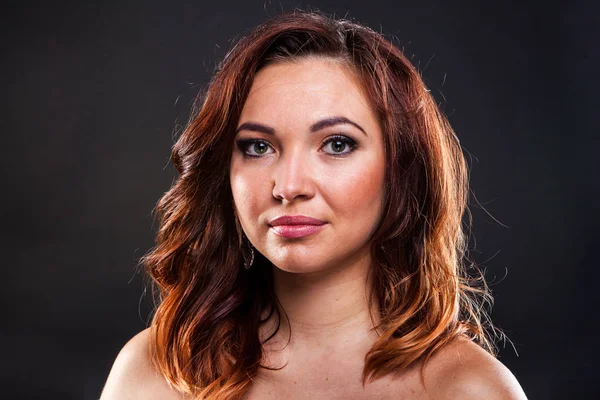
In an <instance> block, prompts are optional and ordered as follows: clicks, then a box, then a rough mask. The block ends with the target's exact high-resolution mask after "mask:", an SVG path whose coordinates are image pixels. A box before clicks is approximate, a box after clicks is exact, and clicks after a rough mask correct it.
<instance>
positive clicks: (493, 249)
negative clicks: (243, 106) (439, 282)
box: [0, 0, 600, 399]
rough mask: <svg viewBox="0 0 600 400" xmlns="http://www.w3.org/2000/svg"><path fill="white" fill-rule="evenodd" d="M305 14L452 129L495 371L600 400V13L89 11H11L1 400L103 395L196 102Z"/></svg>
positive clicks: (417, 8)
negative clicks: (222, 68)
mask: <svg viewBox="0 0 600 400" xmlns="http://www.w3.org/2000/svg"><path fill="white" fill-rule="evenodd" d="M308 5H310V6H312V7H313V8H317V9H320V10H322V11H324V12H327V13H335V14H336V16H345V15H347V17H348V18H353V19H354V20H355V21H357V22H361V23H364V24H366V25H369V26H370V27H372V28H373V29H375V30H377V31H381V32H383V33H384V34H387V35H394V36H395V37H396V38H395V39H394V40H395V43H396V44H397V45H398V46H399V47H401V48H404V51H405V53H406V54H407V56H409V57H410V58H411V59H412V61H413V62H414V64H415V65H416V66H418V67H419V69H420V71H422V73H423V76H424V79H425V82H426V84H427V85H428V86H429V88H430V89H431V91H432V93H433V94H434V95H435V97H436V99H437V100H438V103H439V104H440V107H441V108H442V110H443V111H444V112H445V113H446V114H447V115H448V116H449V119H450V122H451V123H452V125H453V127H454V129H455V131H456V132H457V134H458V136H459V138H460V140H461V143H462V145H463V147H464V149H465V153H466V155H467V158H468V160H469V164H470V167H471V188H472V191H473V193H472V196H471V209H472V212H473V217H474V228H473V235H472V238H471V249H472V255H473V257H474V258H475V259H476V260H477V261H478V262H479V263H480V265H481V266H482V267H485V268H486V271H487V272H486V276H487V278H488V280H489V281H490V283H491V285H492V290H493V293H494V295H495V298H496V304H495V306H494V308H493V312H492V317H493V320H494V322H495V323H496V324H497V325H498V326H499V327H500V328H502V329H503V330H504V331H505V332H506V333H507V334H508V336H509V338H510V339H512V341H513V343H514V348H513V345H511V344H510V343H506V344H505V345H503V344H502V343H500V344H499V346H500V360H501V361H502V362H503V363H504V364H505V365H507V366H508V367H509V368H510V369H511V371H512V372H513V373H514V374H515V376H516V377H517V378H518V380H519V381H520V383H521V385H522V386H523V388H524V390H525V391H526V393H527V394H528V396H529V398H531V399H565V398H594V397H595V396H597V395H599V394H600V388H599V386H598V379H597V378H596V376H595V375H596V373H597V371H598V369H597V368H596V364H597V357H598V350H597V345H596V342H597V340H596V338H597V335H596V334H595V332H594V331H593V330H592V326H593V324H594V322H595V320H596V319H597V318H598V311H597V304H598V303H597V300H596V296H595V294H596V293H595V292H596V291H597V290H598V289H597V282H598V277H599V273H598V270H597V267H598V262H597V261H596V257H594V256H593V252H592V251H593V250H596V249H597V247H598V244H599V243H598V242H599V240H598V235H596V227H597V224H598V222H599V218H598V212H599V211H600V210H599V207H598V204H599V202H598V196H599V195H600V193H599V180H598V169H597V158H598V157H597V155H596V154H597V152H598V145H599V144H600V143H599V140H598V130H597V129H598V128H597V127H598V118H597V115H598V111H597V108H598V100H597V99H598V96H599V93H600V91H599V85H598V71H599V70H600V68H599V67H600V63H599V61H600V60H599V58H600V51H599V45H598V43H599V40H598V39H599V38H600V35H599V34H598V33H599V25H600V24H599V18H598V15H599V13H598V7H597V6H594V7H592V2H589V3H588V4H587V5H586V4H584V3H583V2H568V3H567V2H563V3H562V4H561V3H552V2H524V3H521V2H508V1H498V2H468V1H462V2H456V1H454V2H449V1H437V2H433V1H411V2H408V1H394V2H391V1H390V2H384V1H373V0H371V1H367V2H365V1H321V2H314V3H305V2H289V1H282V2H269V1H266V2H263V1H237V2H227V1H222V2H210V3H208V2H206V3H203V2H201V1H196V2H192V1H189V2H184V1H169V2H166V1H165V2H158V1H145V2H132V1H121V2H118V3H114V4H109V3H103V2H96V3H91V2H84V1H80V2H72V3H69V2H54V3H50V2H38V3H31V2H18V3H13V4H5V6H4V11H3V12H2V13H1V14H2V17H1V18H2V21H1V22H2V24H1V26H0V30H1V32H2V42H1V43H2V63H1V70H0V72H1V74H0V76H1V77H2V79H3V83H4V87H5V93H6V96H5V97H4V98H3V104H2V108H1V110H2V111H1V117H2V118H1V119H0V127H1V129H2V135H1V138H2V139H1V140H2V147H1V148H2V157H1V159H0V160H1V161H0V162H1V165H2V170H3V171H2V172H3V174H2V176H3V190H2V197H1V198H2V207H1V208H0V210H1V212H2V222H3V232H2V242H1V243H2V247H1V249H2V255H3V257H2V260H3V264H4V265H3V268H2V281H1V282H2V291H1V293H2V294H1V298H2V304H3V307H2V310H3V315H2V318H1V319H0V321H1V322H0V339H1V342H0V343H1V348H0V349H1V351H2V356H1V360H2V362H1V368H2V370H1V373H0V375H1V378H0V379H1V387H2V393H3V395H2V397H3V398H4V397H5V396H6V398H45V399H54V398H57V399H95V398H98V397H99V395H100V392H101V389H102V386H103V384H104V382H105V380H106V377H107V375H108V372H109V370H110V367H111V365H112V362H113V360H114V358H115V356H116V355H117V353H118V351H119V350H120V348H121V347H122V346H123V345H124V343H125V342H126V341H127V340H128V339H129V338H130V337H132V336H133V335H134V334H135V333H137V332H138V331H140V330H142V329H143V328H144V327H145V326H146V322H147V320H148V315H149V311H150V301H149V300H150V296H149V294H148V293H146V292H145V291H144V287H145V284H144V280H143V278H142V276H141V274H140V273H136V263H137V260H138V258H139V257H141V256H142V255H143V254H144V253H145V252H146V251H147V250H149V249H150V247H151V246H152V244H153V235H154V232H155V230H156V223H153V220H152V215H151V211H152V208H153V207H154V205H155V203H156V201H157V200H158V199H159V198H160V196H161V195H162V194H163V193H164V192H165V191H166V190H168V188H169V186H170V184H171V182H172V180H173V178H174V176H175V174H174V170H173V168H172V167H171V166H170V165H169V154H170V148H171V146H172V144H173V142H174V138H175V136H176V134H177V133H178V132H179V131H180V130H181V126H182V125H183V124H184V123H185V122H186V121H187V117H188V115H189V111H190V106H191V101H192V99H193V97H194V96H195V94H196V93H197V92H198V90H200V89H201V88H202V87H203V86H204V85H205V84H206V83H207V82H208V80H209V78H210V76H211V74H212V72H213V70H214V67H215V64H216V63H217V62H219V61H220V60H221V59H222V58H223V56H224V55H225V53H226V52H227V50H228V49H229V48H230V45H231V43H232V40H235V39H237V38H239V37H240V36H242V35H245V34H246V33H248V31H249V29H251V28H252V27H253V26H255V25H256V24H258V23H260V22H262V21H263V20H264V19H265V18H266V17H267V16H269V15H273V14H276V13H279V12H280V11H281V10H282V9H283V10H286V11H287V10H291V9H292V8H293V7H294V6H298V7H302V8H306V7H307V6H308ZM347 13H348V14H347ZM517 353H518V356H517Z"/></svg>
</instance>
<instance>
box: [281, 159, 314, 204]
mask: <svg viewBox="0 0 600 400" xmlns="http://www.w3.org/2000/svg"><path fill="white" fill-rule="evenodd" d="M304 152H305V151H304ZM310 164H311V163H310V160H309V156H308V155H307V154H304V153H303V150H301V149H295V150H294V151H293V152H290V153H288V154H285V155H282V157H281V158H280V159H279V160H278V161H277V164H276V166H275V170H274V177H273V180H274V186H273V197H275V198H276V199H279V200H283V201H287V202H291V201H293V200H295V199H297V198H306V199H308V198H311V197H313V196H314V182H313V179H312V168H311V165H310Z"/></svg>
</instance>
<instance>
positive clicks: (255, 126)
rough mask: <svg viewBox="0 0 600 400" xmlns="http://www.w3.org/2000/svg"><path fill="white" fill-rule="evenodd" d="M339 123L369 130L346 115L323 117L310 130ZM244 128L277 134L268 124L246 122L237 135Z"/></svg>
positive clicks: (239, 128) (314, 130) (313, 130)
mask: <svg viewBox="0 0 600 400" xmlns="http://www.w3.org/2000/svg"><path fill="white" fill-rule="evenodd" d="M339 124H350V125H353V126H355V127H356V128H358V129H359V130H360V131H361V132H362V133H364V134H365V135H366V136H368V135H367V132H365V130H364V129H363V128H362V127H361V126H360V125H359V124H357V123H356V122H354V121H352V120H349V119H348V118H346V117H330V118H325V119H322V120H320V121H317V122H315V123H314V124H312V125H311V126H310V131H311V132H316V131H319V130H321V129H325V128H328V127H330V126H335V125H339ZM242 130H247V131H253V132H261V133H265V134H267V135H274V134H275V129H273V128H271V127H270V126H266V125H263V124H259V123H257V122H244V123H243V124H242V125H240V126H239V127H238V128H237V129H236V131H235V133H236V135H237V134H238V133H239V132H240V131H242Z"/></svg>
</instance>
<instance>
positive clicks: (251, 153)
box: [236, 135, 357, 158]
mask: <svg viewBox="0 0 600 400" xmlns="http://www.w3.org/2000/svg"><path fill="white" fill-rule="evenodd" d="M236 146H237V148H238V149H239V150H240V151H241V152H242V153H244V156H246V157H250V158H259V157H261V156H263V155H265V154H269V152H268V151H269V148H271V149H272V147H271V145H270V144H269V143H268V142H266V141H264V140H260V139H241V140H238V141H237V142H236ZM321 147H323V148H326V149H327V150H326V151H325V152H326V153H327V154H329V155H332V156H334V157H343V156H346V155H348V154H350V153H352V152H353V151H354V150H355V149H356V147H357V145H356V142H355V141H354V140H352V139H350V138H349V137H347V136H342V135H335V136H331V137H328V138H327V139H326V140H325V141H324V142H323V145H322V146H321Z"/></svg>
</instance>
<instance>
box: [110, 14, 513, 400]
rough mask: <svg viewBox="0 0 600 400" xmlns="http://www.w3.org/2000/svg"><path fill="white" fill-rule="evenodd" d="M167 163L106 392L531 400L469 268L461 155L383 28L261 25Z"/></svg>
mask: <svg viewBox="0 0 600 400" xmlns="http://www.w3.org/2000/svg"><path fill="white" fill-rule="evenodd" d="M172 160H173V163H174V165H175V166H176V168H177V169H178V171H179V173H180V176H179V178H178V180H177V181H176V182H175V183H174V185H173V187H172V188H171V189H170V190H169V191H168V192H167V193H166V194H165V195H164V197H163V198H162V199H161V200H160V202H159V204H158V205H157V211H158V213H159V215H160V230H159V232H158V237H157V245H156V247H155V248H154V249H153V250H152V251H151V252H150V253H149V254H147V255H146V256H145V257H144V258H143V260H142V261H143V263H144V265H145V266H146V268H147V271H148V273H149V275H150V276H151V277H152V279H153V280H154V281H155V283H156V284H157V286H158V288H159V290H160V297H161V302H160V305H159V307H158V308H157V310H156V314H155V316H154V319H153V321H152V324H151V327H150V328H149V329H147V330H145V331H143V332H141V333H140V334H138V335H137V336H135V337H134V338H133V339H132V340H131V341H130V342H129V343H128V344H126V345H125V347H124V348H123V350H122V351H121V352H120V354H119V355H118V357H117V359H116V361H115V364H114V366H113V369H112V371H111V373H110V375H109V378H108V381H107V383H106V386H105V388H104V392H103V395H102V398H103V399H117V398H143V399H149V398H157V399H169V398H173V399H175V398H190V399H191V398H197V399H242V398H243V399H404V398H410V399H482V398H485V399H523V398H525V395H524V393H523V391H522V389H521V387H520V386H519V384H518V382H517V381H516V379H515V377H514V376H513V375H512V374H511V373H510V371H509V370H508V369H507V368H506V367H505V366H503V365H502V364H501V363H500V362H499V361H497V360H496V358H495V357H494V347H493V342H492V340H491V338H490V337H489V334H490V328H491V325H490V323H489V320H488V319H487V318H486V316H485V313H483V312H482V311H481V306H482V305H483V301H484V300H485V299H488V300H489V293H488V291H487V288H486V286H485V284H484V283H483V282H480V284H479V285H476V283H477V281H474V280H473V279H471V278H470V277H469V275H467V272H466V266H465V264H464V262H463V258H465V255H466V254H465V253H466V245H467V235H466V234H465V232H463V229H462V226H461V220H462V217H463V214H464V212H465V210H466V202H467V196H468V180H467V179H468V175H467V168H466V163H465V160H464V157H463V154H462V151H461V147H460V144H459V142H458V139H457V138H456V136H455V134H454V133H453V131H452V129H451V127H450V126H449V124H448V122H447V120H446V119H445V117H444V116H443V115H442V114H441V113H440V111H439V110H438V108H437V106H436V104H435V101H434V99H433V98H432V96H431V95H430V94H429V91H428V90H427V89H426V87H425V85H424V84H423V82H422V80H421V78H420V76H419V74H418V72H417V71H416V70H415V68H414V67H413V66H412V65H411V63H410V62H409V61H408V60H407V59H406V58H405V57H404V55H403V54H402V53H401V52H400V51H399V50H398V49H397V48H396V47H394V46H393V45H392V44H391V43H390V42H389V41H387V40H386V39H384V38H383V37H382V36H381V35H380V34H377V33H376V32H374V31H372V30H370V29H368V28H366V27H364V26H361V25H358V24H356V23H352V22H350V21H346V20H335V19H332V18H329V17H327V16H324V15H321V14H319V13H314V12H301V11H295V12H294V13H291V14H283V15H280V16H277V17H274V18H272V19H270V20H269V21H267V22H266V23H264V24H262V25H260V26H258V27H257V28H255V29H254V30H253V31H252V32H251V33H250V34H249V35H248V36H247V37H245V38H243V39H241V40H240V41H239V42H238V44H237V45H236V46H235V47H234V48H233V49H232V50H231V51H230V52H229V53H228V54H227V56H226V57H225V60H224V61H223V63H222V64H221V65H220V66H219V68H218V71H217V73H216V74H215V76H214V77H213V79H212V81H211V83H210V85H209V87H208V89H207V91H206V93H205V95H204V97H202V98H199V99H198V100H197V107H196V108H195V109H194V112H193V113H192V118H191V119H190V122H189V124H188V126H187V127H186V129H185V131H184V132H183V134H182V135H181V137H180V138H179V140H178V141H177V143H176V144H175V146H174V148H173V152H172ZM481 283H483V286H482V285H481ZM492 333H493V331H492Z"/></svg>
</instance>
